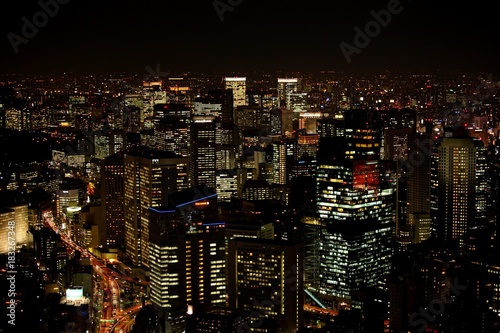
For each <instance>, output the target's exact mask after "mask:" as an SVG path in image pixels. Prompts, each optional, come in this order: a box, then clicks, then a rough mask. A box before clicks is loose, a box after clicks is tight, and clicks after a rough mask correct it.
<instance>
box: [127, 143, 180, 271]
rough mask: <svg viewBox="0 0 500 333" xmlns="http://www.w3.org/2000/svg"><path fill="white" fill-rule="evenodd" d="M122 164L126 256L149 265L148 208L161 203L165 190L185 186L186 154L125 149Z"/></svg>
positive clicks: (170, 191) (142, 264)
mask: <svg viewBox="0 0 500 333" xmlns="http://www.w3.org/2000/svg"><path fill="white" fill-rule="evenodd" d="M124 164H125V166H124V178H125V186H124V191H125V202H124V204H125V250H126V256H127V258H128V259H129V260H130V261H131V262H132V263H133V264H134V265H136V266H145V267H149V215H150V211H149V208H150V207H158V206H164V205H165V204H166V203H167V196H168V194H170V193H174V192H177V191H179V190H182V189H186V188H188V176H187V171H188V170H187V158H186V157H182V156H178V155H175V154H173V153H171V152H162V151H154V150H147V149H141V150H137V151H129V152H127V153H126V154H125V157H124Z"/></svg>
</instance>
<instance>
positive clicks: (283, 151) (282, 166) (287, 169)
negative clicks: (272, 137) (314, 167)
mask: <svg viewBox="0 0 500 333" xmlns="http://www.w3.org/2000/svg"><path fill="white" fill-rule="evenodd" d="M297 155H298V143H297V140H296V139H283V140H276V141H274V142H273V166H274V180H273V183H275V184H281V185H284V184H289V183H290V180H291V177H292V169H293V167H294V163H295V161H296V160H297V157H298V156H297Z"/></svg>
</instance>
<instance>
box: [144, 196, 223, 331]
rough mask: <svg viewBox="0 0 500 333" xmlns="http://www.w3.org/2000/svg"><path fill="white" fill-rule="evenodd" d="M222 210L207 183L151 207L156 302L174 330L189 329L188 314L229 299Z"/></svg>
mask: <svg viewBox="0 0 500 333" xmlns="http://www.w3.org/2000/svg"><path fill="white" fill-rule="evenodd" d="M217 212H218V211H217V194H215V193H213V192H210V191H209V189H208V188H207V187H206V186H197V187H194V188H190V189H186V190H184V191H180V192H177V193H173V194H172V195H170V196H169V199H168V205H166V206H162V207H155V208H153V207H150V208H149V213H150V216H151V220H150V230H151V233H150V239H149V240H150V248H151V250H150V254H149V256H150V267H151V275H150V280H151V300H152V301H153V304H154V306H155V307H156V309H158V310H159V313H160V317H162V318H163V320H165V321H166V322H167V327H169V328H171V329H172V332H182V331H183V330H184V327H185V320H186V313H189V314H190V313H193V311H194V310H203V309H204V308H206V307H209V306H212V305H225V303H226V275H225V273H226V270H225V267H226V260H225V240H224V230H225V224H224V223H223V222H219V221H218V214H217ZM167 331H168V330H167Z"/></svg>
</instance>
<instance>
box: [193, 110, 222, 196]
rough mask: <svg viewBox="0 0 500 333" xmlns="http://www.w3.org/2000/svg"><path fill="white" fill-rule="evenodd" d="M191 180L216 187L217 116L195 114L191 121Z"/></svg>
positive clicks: (196, 183)
mask: <svg viewBox="0 0 500 333" xmlns="http://www.w3.org/2000/svg"><path fill="white" fill-rule="evenodd" d="M191 126H192V127H191V147H192V154H190V158H191V170H190V172H191V174H190V176H191V180H192V183H193V184H194V185H201V184H206V185H207V186H208V187H210V188H215V187H216V184H215V172H216V170H217V168H216V160H215V157H216V118H215V117H211V116H204V117H201V116H195V117H193V120H192V123H191Z"/></svg>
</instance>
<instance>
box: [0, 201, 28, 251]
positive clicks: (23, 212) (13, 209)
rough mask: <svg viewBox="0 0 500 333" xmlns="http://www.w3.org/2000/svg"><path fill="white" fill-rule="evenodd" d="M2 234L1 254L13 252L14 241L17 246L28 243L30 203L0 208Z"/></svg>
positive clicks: (0, 233) (0, 232)
mask: <svg viewBox="0 0 500 333" xmlns="http://www.w3.org/2000/svg"><path fill="white" fill-rule="evenodd" d="M0 227H1V229H0V230H1V231H0V235H1V237H3V239H4V241H3V242H2V244H1V245H0V254H5V253H7V252H12V251H11V248H12V243H11V241H14V248H15V247H16V246H19V247H20V246H22V245H26V244H27V243H28V205H26V204H21V205H15V206H10V207H5V208H0Z"/></svg>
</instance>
